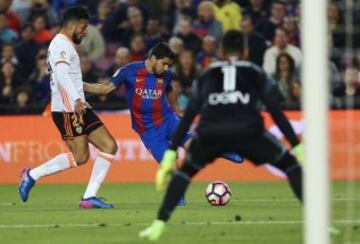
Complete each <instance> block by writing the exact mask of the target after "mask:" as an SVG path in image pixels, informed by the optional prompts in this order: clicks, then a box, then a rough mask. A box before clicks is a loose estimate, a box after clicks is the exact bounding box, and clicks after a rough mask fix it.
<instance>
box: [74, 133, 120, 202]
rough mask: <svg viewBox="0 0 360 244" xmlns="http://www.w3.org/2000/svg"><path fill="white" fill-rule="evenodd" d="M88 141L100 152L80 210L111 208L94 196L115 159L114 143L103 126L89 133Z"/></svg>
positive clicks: (115, 147)
mask: <svg viewBox="0 0 360 244" xmlns="http://www.w3.org/2000/svg"><path fill="white" fill-rule="evenodd" d="M88 140H89V142H91V143H92V144H93V145H94V146H95V147H96V148H98V149H99V150H100V152H99V155H98V156H97V157H96V159H95V162H94V166H93V170H92V173H91V177H90V180H89V183H88V186H87V188H86V191H85V193H84V196H83V197H82V199H81V201H80V203H79V206H80V207H82V208H112V207H113V205H111V204H108V203H105V202H103V201H101V199H99V198H98V197H96V195H97V192H98V190H99V188H100V186H101V184H102V182H103V181H104V179H105V177H106V175H107V173H108V171H109V169H110V166H111V162H112V161H113V159H114V157H115V153H116V151H117V145H116V142H115V140H114V138H113V137H112V136H111V135H110V133H109V132H108V130H107V129H106V128H105V126H101V127H99V128H97V129H96V130H94V131H93V132H91V133H90V134H89V135H88Z"/></svg>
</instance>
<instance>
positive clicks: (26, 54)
mask: <svg viewBox="0 0 360 244" xmlns="http://www.w3.org/2000/svg"><path fill="white" fill-rule="evenodd" d="M39 49H40V44H38V43H37V42H35V40H34V27H33V26H32V25H31V24H27V25H25V26H24V27H23V28H22V30H21V38H20V42H19V43H18V45H17V47H16V56H17V58H18V59H19V63H20V65H21V70H22V72H23V75H24V77H28V76H29V75H30V73H31V72H32V71H33V69H34V68H35V58H34V57H36V55H37V53H38V51H39Z"/></svg>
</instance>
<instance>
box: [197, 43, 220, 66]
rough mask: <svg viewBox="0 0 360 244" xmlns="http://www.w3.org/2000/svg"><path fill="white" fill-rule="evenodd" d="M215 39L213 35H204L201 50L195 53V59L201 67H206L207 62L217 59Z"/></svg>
mask: <svg viewBox="0 0 360 244" xmlns="http://www.w3.org/2000/svg"><path fill="white" fill-rule="evenodd" d="M216 51H217V46H216V39H215V37H213V36H205V37H204V39H203V44H202V51H201V52H199V53H198V54H197V55H196V61H197V63H199V64H200V65H201V67H202V68H204V69H205V68H207V67H208V66H209V64H211V63H213V62H215V61H217V56H216Z"/></svg>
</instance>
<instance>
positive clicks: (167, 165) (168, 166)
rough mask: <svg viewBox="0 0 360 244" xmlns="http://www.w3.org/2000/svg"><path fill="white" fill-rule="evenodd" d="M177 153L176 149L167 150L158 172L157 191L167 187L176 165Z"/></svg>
mask: <svg viewBox="0 0 360 244" xmlns="http://www.w3.org/2000/svg"><path fill="white" fill-rule="evenodd" d="M176 157H177V153H176V151H174V150H170V149H168V150H166V151H165V153H164V156H163V159H162V160H161V162H160V167H159V169H158V171H157V172H156V179H155V186H156V190H157V191H162V190H164V189H165V187H166V186H167V184H168V183H169V181H170V179H171V175H172V172H173V170H174V169H175V166H176Z"/></svg>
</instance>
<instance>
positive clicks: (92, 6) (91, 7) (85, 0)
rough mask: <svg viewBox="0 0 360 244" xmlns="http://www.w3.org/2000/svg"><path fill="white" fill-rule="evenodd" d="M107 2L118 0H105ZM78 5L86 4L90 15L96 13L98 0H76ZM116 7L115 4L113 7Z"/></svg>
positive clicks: (116, 0)
mask: <svg viewBox="0 0 360 244" xmlns="http://www.w3.org/2000/svg"><path fill="white" fill-rule="evenodd" d="M106 1H108V2H109V3H112V2H115V3H116V4H117V2H118V0H106ZM77 2H78V5H83V6H86V7H87V9H88V11H89V12H90V16H93V15H95V14H96V9H97V6H98V1H89V0H77ZM113 9H116V6H115V7H114V8H113Z"/></svg>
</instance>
